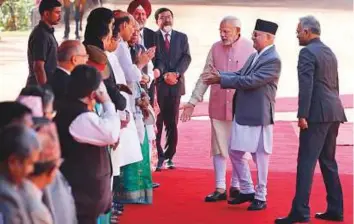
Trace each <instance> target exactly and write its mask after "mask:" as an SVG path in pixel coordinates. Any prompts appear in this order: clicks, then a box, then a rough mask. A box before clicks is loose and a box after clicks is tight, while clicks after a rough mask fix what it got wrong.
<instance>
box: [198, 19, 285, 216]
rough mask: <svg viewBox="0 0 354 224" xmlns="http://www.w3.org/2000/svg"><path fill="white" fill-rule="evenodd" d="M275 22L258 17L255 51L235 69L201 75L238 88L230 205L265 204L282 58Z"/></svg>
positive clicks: (258, 206) (255, 207)
mask: <svg viewBox="0 0 354 224" xmlns="http://www.w3.org/2000/svg"><path fill="white" fill-rule="evenodd" d="M277 29H278V25H277V24H275V23H273V22H269V21H265V20H261V19H258V20H257V23H256V27H255V29H254V32H253V35H252V40H253V47H254V48H255V49H256V50H257V52H256V53H254V54H252V55H251V56H250V57H249V58H248V60H247V62H246V63H245V65H244V66H243V68H242V69H241V70H240V71H238V72H219V71H217V70H216V69H215V68H212V72H211V73H205V74H203V80H204V82H205V83H206V84H216V83H220V85H221V87H222V88H224V89H237V94H235V95H234V101H233V103H234V106H233V108H234V120H233V123H232V130H231V141H230V146H229V149H230V159H231V162H232V167H233V171H234V172H237V175H238V176H239V178H240V194H239V195H238V196H237V197H236V198H234V199H232V200H229V201H228V203H229V204H241V203H244V202H252V204H251V205H250V206H249V207H248V210H250V211H254V210H262V209H265V208H266V207H267V203H266V195H267V177H268V163H269V156H270V154H271V153H272V147H273V124H274V104H275V95H276V91H277V85H278V80H279V76H280V71H281V61H280V58H279V55H278V53H277V51H276V49H275V46H274V38H275V33H276V31H277ZM247 152H249V153H251V154H252V157H253V160H254V162H255V163H256V164H257V171H258V172H257V174H258V183H257V185H256V187H254V186H253V182H252V178H251V172H250V168H249V165H248V161H247V159H246V158H245V154H246V153H247Z"/></svg>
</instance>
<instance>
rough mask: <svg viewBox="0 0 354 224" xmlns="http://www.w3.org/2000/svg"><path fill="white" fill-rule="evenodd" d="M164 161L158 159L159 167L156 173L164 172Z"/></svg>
mask: <svg viewBox="0 0 354 224" xmlns="http://www.w3.org/2000/svg"><path fill="white" fill-rule="evenodd" d="M163 162H164V159H160V158H159V159H158V161H157V166H156V170H155V171H156V172H161V171H162V166H163Z"/></svg>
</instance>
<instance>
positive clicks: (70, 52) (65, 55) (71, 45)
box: [58, 40, 84, 62]
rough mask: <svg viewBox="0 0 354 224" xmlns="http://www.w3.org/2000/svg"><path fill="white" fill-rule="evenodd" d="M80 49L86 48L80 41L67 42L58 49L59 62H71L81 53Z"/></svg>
mask: <svg viewBox="0 0 354 224" xmlns="http://www.w3.org/2000/svg"><path fill="white" fill-rule="evenodd" d="M80 47H83V48H84V46H83V45H82V43H81V42H80V41H78V40H66V41H64V42H63V43H62V44H60V46H59V47H58V61H59V62H62V61H69V60H71V58H72V57H73V56H74V55H76V54H78V53H79V50H80Z"/></svg>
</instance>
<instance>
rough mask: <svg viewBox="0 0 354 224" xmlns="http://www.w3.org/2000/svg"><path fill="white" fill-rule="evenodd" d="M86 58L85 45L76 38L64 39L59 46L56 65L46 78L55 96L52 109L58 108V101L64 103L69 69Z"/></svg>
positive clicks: (72, 68) (84, 61) (83, 61)
mask: <svg viewBox="0 0 354 224" xmlns="http://www.w3.org/2000/svg"><path fill="white" fill-rule="evenodd" d="M87 59H88V55H87V52H86V49H85V46H84V45H83V44H82V43H81V42H80V41H78V40H66V41H64V42H63V43H61V45H60V46H59V48H58V66H57V69H56V70H55V72H54V74H53V76H51V77H49V80H48V84H49V85H50V86H51V88H52V90H53V93H54V96H55V99H54V109H58V106H59V104H60V102H63V103H65V100H66V93H67V88H68V85H69V80H70V73H71V71H72V70H74V68H75V67H76V66H77V65H82V64H86V62H87Z"/></svg>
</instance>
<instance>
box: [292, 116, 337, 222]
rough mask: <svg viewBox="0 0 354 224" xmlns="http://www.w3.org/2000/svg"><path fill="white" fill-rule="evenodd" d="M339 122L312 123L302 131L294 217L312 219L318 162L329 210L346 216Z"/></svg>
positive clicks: (293, 205)
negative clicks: (339, 158) (340, 172)
mask: <svg viewBox="0 0 354 224" xmlns="http://www.w3.org/2000/svg"><path fill="white" fill-rule="evenodd" d="M339 125H340V123H339V122H332V123H310V124H309V126H308V129H306V130H301V131H300V146H299V152H298V161H297V162H298V164H297V175H296V194H295V198H294V200H293V203H292V210H291V214H290V215H295V216H300V217H304V218H309V217H310V207H309V199H310V192H311V186H312V180H313V175H314V171H315V167H316V163H317V160H318V161H319V164H320V168H321V173H322V176H323V180H324V183H325V186H326V191H327V211H329V212H333V213H334V214H338V215H342V214H343V193H342V186H341V183H340V180H339V175H338V167H337V162H336V159H335V154H336V139H337V135H338V129H339Z"/></svg>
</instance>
